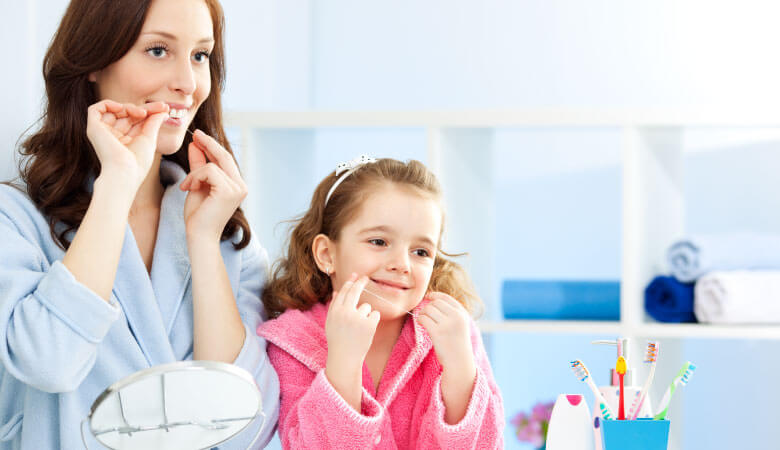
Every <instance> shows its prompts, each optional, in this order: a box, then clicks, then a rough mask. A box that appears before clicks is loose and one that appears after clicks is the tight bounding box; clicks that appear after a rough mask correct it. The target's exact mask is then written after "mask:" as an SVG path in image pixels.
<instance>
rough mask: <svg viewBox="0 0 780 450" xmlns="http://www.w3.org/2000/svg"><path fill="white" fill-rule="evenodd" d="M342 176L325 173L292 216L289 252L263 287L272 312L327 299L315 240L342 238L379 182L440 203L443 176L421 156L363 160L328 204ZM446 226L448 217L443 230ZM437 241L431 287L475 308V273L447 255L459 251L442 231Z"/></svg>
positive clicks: (326, 279) (477, 302)
mask: <svg viewBox="0 0 780 450" xmlns="http://www.w3.org/2000/svg"><path fill="white" fill-rule="evenodd" d="M338 178H339V177H338V176H336V175H335V174H331V175H328V176H327V177H325V179H324V180H322V181H321V182H320V184H319V185H318V186H317V188H316V189H315V190H314V195H313V196H312V199H311V205H310V206H309V210H308V211H307V212H306V213H305V214H304V215H303V216H302V217H301V218H300V219H297V220H295V221H293V228H292V231H291V233H290V236H289V238H288V249H287V254H286V256H285V257H283V258H282V259H280V260H279V261H278V262H277V263H276V264H275V265H274V270H273V275H272V276H271V279H270V280H269V282H268V283H267V284H266V286H265V288H264V289H263V304H264V305H265V308H266V311H268V314H269V315H270V316H271V317H276V316H278V315H279V314H281V313H282V312H284V311H285V310H287V309H301V310H307V309H309V308H311V307H312V306H314V305H315V304H316V303H325V302H327V300H328V298H329V297H330V294H331V292H332V291H333V286H331V282H330V277H329V276H328V275H327V274H325V273H323V272H321V271H320V270H319V269H318V268H317V264H316V263H315V261H314V255H313V254H312V248H311V246H312V242H313V241H314V238H315V237H316V236H317V235H318V234H320V233H321V234H324V235H326V236H328V237H329V238H330V239H331V240H334V241H338V239H339V233H340V232H341V230H342V229H343V228H344V226H345V225H346V224H347V223H349V222H350V221H351V220H352V219H353V218H354V217H355V215H356V214H357V213H358V211H359V210H360V206H361V205H362V204H363V201H364V200H365V199H366V198H367V197H368V196H369V195H370V194H371V193H372V192H374V191H375V189H376V188H377V187H379V186H382V185H383V184H387V183H390V184H394V185H398V186H401V187H408V188H411V189H413V190H414V192H417V193H419V194H420V195H429V196H431V198H433V199H435V200H436V201H437V202H438V203H439V205H441V196H442V194H441V187H440V186H439V182H438V181H437V180H436V177H435V176H434V175H433V173H432V172H431V171H430V170H428V168H427V167H425V165H423V164H422V163H421V162H419V161H415V160H411V161H408V162H405V163H404V162H401V161H398V160H395V159H390V158H385V159H380V160H378V161H377V162H375V163H368V164H365V165H362V166H360V167H359V168H358V169H356V170H355V171H354V172H352V173H351V174H349V175H347V176H346V178H344V180H343V181H342V182H341V184H339V185H338V187H337V188H336V189H335V190H334V191H333V194H332V195H331V197H330V198H329V199H328V202H327V205H326V204H325V198H326V196H327V194H328V191H330V189H331V187H332V186H333V184H334V183H335V182H336V180H337V179H338ZM442 211H443V209H442ZM443 214H444V213H443V212H442V215H443ZM443 232H444V220H442V230H441V233H440V236H441V234H443ZM436 246H437V252H436V259H435V260H434V263H433V274H432V275H431V281H430V285H429V286H428V289H429V290H431V291H438V292H443V293H445V294H449V295H451V296H452V297H454V298H455V299H456V300H458V301H459V302H460V303H461V304H462V305H463V306H464V307H466V309H468V310H469V311H472V312H473V310H474V307H475V306H476V305H480V304H481V300H480V299H479V296H478V295H477V294H476V292H475V290H474V287H473V285H472V283H471V279H470V278H469V276H468V274H467V273H466V271H465V270H464V269H463V268H462V267H461V266H460V265H459V264H458V263H456V262H454V261H452V260H450V259H449V258H446V257H452V256H460V255H451V254H448V253H445V252H444V251H442V250H441V237H440V238H439V242H438V243H437V245H436ZM445 256H446V257H445Z"/></svg>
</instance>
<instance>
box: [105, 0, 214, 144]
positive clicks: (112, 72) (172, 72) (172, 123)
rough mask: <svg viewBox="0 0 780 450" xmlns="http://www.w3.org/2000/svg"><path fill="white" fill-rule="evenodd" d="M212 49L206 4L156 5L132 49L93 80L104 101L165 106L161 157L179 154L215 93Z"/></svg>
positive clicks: (169, 1) (174, 1)
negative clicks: (186, 135) (189, 129)
mask: <svg viewBox="0 0 780 450" xmlns="http://www.w3.org/2000/svg"><path fill="white" fill-rule="evenodd" d="M213 46H214V36H213V26H212V23H211V14H210V12H209V9H208V6H206V3H205V2H204V1H202V0H154V1H152V3H151V6H150V7H149V11H148V12H147V15H146V21H145V22H144V25H143V28H142V29H141V33H140V35H139V36H138V40H137V41H136V42H135V44H133V47H132V48H130V50H129V51H128V52H127V53H126V54H125V55H124V56H123V57H122V58H121V59H119V60H118V61H116V62H115V63H113V64H111V65H109V66H108V67H106V68H105V69H102V70H100V71H97V72H93V73H91V74H90V80H91V81H93V82H95V84H96V87H97V95H98V98H100V99H101V100H103V99H111V100H114V101H117V102H120V103H133V104H136V105H142V104H144V103H149V102H157V101H159V102H164V103H167V104H168V105H169V106H170V108H171V111H170V114H171V117H170V118H169V119H168V120H166V121H165V123H164V124H163V126H162V128H161V129H160V134H159V138H158V139H157V151H158V152H159V153H162V154H166V155H167V154H172V153H175V152H176V151H177V150H178V149H179V148H180V147H181V144H182V142H183V140H184V133H185V132H186V129H187V127H188V126H189V124H190V122H192V119H193V118H194V117H195V113H196V112H197V111H198V108H199V107H200V105H201V104H203V101H204V100H206V98H207V97H208V96H209V92H211V77H210V73H209V54H210V53H211V50H212V48H213Z"/></svg>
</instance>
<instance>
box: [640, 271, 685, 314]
mask: <svg viewBox="0 0 780 450" xmlns="http://www.w3.org/2000/svg"><path fill="white" fill-rule="evenodd" d="M693 286H694V284H693V283H681V282H680V281H678V280H677V279H676V278H674V277H666V276H659V277H655V278H654V279H653V281H651V282H650V284H648V285H647V288H645V310H646V311H647V313H648V314H650V317H652V318H653V319H655V320H657V321H659V322H672V323H681V322H696V316H695V315H694V314H693Z"/></svg>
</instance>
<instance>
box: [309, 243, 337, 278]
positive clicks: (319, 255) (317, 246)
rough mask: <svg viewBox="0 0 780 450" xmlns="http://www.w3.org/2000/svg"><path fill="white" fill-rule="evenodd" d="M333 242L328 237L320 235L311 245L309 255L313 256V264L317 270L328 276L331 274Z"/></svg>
mask: <svg viewBox="0 0 780 450" xmlns="http://www.w3.org/2000/svg"><path fill="white" fill-rule="evenodd" d="M332 253H333V242H332V241H331V240H330V238H329V237H327V236H325V235H324V234H322V233H320V234H318V235H317V236H316V237H315V238H314V241H313V242H312V243H311V254H312V255H314V262H315V263H316V264H317V268H318V269H320V270H321V271H323V272H324V273H326V274H328V275H330V274H332V273H333V271H334V270H333V254H332Z"/></svg>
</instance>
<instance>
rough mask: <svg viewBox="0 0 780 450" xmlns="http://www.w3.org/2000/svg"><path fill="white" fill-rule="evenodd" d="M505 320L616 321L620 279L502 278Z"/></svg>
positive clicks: (502, 301) (617, 318) (618, 307)
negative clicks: (503, 279)
mask: <svg viewBox="0 0 780 450" xmlns="http://www.w3.org/2000/svg"><path fill="white" fill-rule="evenodd" d="M501 303H502V306H503V308H504V317H505V318H507V319H561V320H619V319H620V282H619V281H567V280H505V281H504V283H503V286H502V293H501Z"/></svg>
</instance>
